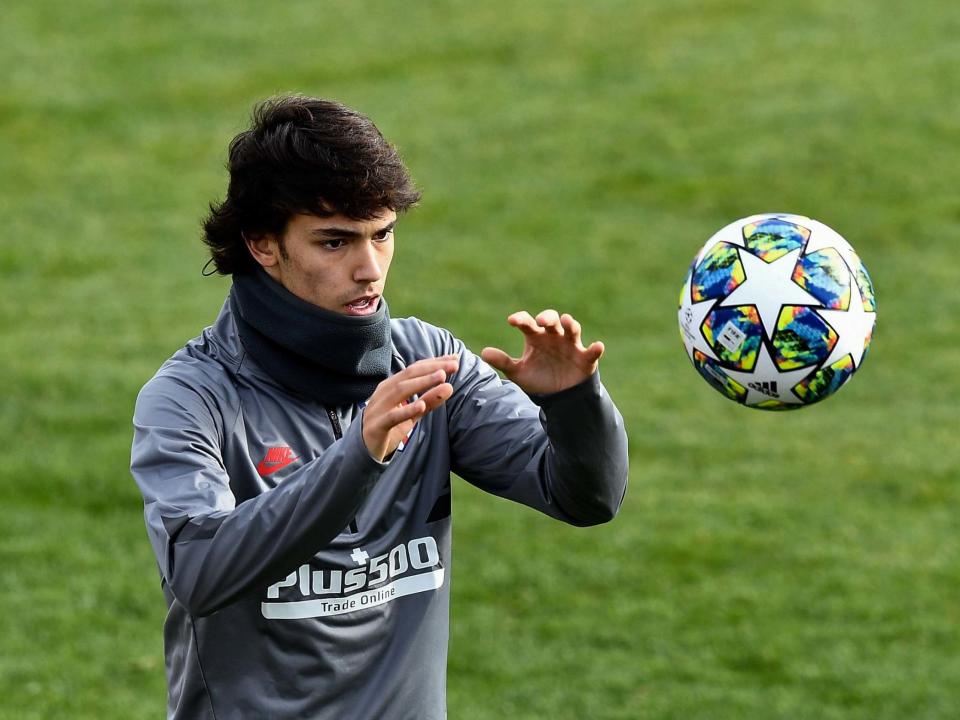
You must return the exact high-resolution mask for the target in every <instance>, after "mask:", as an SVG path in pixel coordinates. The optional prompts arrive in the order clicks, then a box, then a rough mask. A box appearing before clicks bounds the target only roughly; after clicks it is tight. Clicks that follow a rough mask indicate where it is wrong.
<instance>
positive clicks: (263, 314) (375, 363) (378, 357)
mask: <svg viewBox="0 0 960 720" xmlns="http://www.w3.org/2000/svg"><path fill="white" fill-rule="evenodd" d="M230 307H231V308H232V309H233V314H234V317H235V319H236V323H237V330H238V331H239V333H240V341H241V342H242V343H243V347H244V349H245V350H246V351H247V352H248V353H250V355H252V356H253V359H254V360H256V362H257V364H259V365H260V366H261V367H262V368H263V369H264V370H266V372H267V373H268V374H269V375H270V376H271V377H272V378H273V379H274V380H276V381H277V382H279V383H280V384H281V385H283V386H284V387H286V388H287V389H289V390H291V391H293V392H294V393H295V394H298V395H304V396H306V397H308V398H310V399H312V400H315V401H317V402H318V403H321V404H323V405H326V406H334V405H350V404H353V403H357V402H360V401H362V400H366V399H367V398H369V397H370V395H372V394H373V391H374V389H376V387H377V385H378V384H379V383H380V382H381V381H382V380H384V379H386V377H387V375H388V373H389V370H390V358H391V354H392V353H391V345H390V313H389V310H388V309H387V303H386V301H385V300H384V299H383V298H382V297H381V298H380V304H379V307H378V308H377V311H376V312H375V313H374V314H373V315H367V316H364V317H355V316H351V315H341V314H339V313H335V312H331V311H330V310H324V309H323V308H319V307H317V306H316V305H313V304H311V303H308V302H307V301H305V300H301V299H300V298H298V297H297V296H296V295H294V294H293V293H291V292H290V291H289V290H287V289H286V288H285V287H283V286H282V285H281V284H280V283H278V282H276V281H275V280H274V279H273V278H271V277H270V276H269V275H267V273H266V272H265V271H264V270H263V269H261V268H257V270H256V271H255V272H254V273H253V274H249V275H248V274H244V275H235V276H234V278H233V287H232V288H231V289H230Z"/></svg>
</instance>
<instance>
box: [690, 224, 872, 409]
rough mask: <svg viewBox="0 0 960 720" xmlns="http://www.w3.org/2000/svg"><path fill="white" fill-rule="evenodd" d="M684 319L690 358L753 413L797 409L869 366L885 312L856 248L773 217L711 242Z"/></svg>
mask: <svg viewBox="0 0 960 720" xmlns="http://www.w3.org/2000/svg"><path fill="white" fill-rule="evenodd" d="M678 317H679V321H680V336H681V338H682V340H683V344H684V347H685V348H686V350H687V356H688V357H689V358H690V361H691V362H692V363H693V366H694V367H695V368H696V369H697V371H698V372H699V373H700V375H702V376H703V378H704V379H705V380H706V381H707V382H708V383H710V385H711V386H712V387H714V388H715V389H716V390H718V391H719V392H720V393H722V394H723V395H724V396H725V397H728V398H730V399H731V400H734V401H735V402H738V403H741V404H743V405H746V406H748V407H755V408H761V409H764V410H791V409H794V408H801V407H805V406H807V405H812V404H813V403H816V402H819V401H820V400H823V399H824V398H826V397H829V396H830V395H832V394H833V393H835V392H836V391H837V390H839V389H840V388H841V387H842V386H843V385H844V384H846V382H847V381H848V380H849V379H850V377H851V376H852V375H853V374H854V373H855V372H856V371H857V370H859V369H860V365H861V364H862V363H863V359H864V357H866V354H867V349H868V348H869V346H870V340H871V338H872V335H873V326H874V322H875V321H876V317H877V310H876V300H875V298H874V293H873V283H872V282H871V281H870V276H869V275H868V274H867V269H866V268H865V267H864V266H863V263H862V262H861V261H860V258H859V257H858V256H857V254H856V252H854V250H853V248H852V247H851V246H850V243H848V242H847V241H846V240H844V239H843V237H841V236H840V235H839V234H838V233H837V232H836V231H834V230H832V229H831V228H829V227H827V226H826V225H824V224H823V223H821V222H818V221H816V220H811V219H810V218H808V217H804V216H802V215H789V214H780V213H767V214H763V215H752V216H751V217H747V218H743V219H742V220H737V221H736V222H733V223H730V224H729V225H727V226H726V227H724V228H723V229H722V230H720V231H719V232H718V233H716V234H715V235H714V236H713V237H711V238H710V239H709V240H707V242H706V244H704V246H703V248H702V249H701V250H700V252H698V253H697V255H696V257H695V258H694V259H693V263H692V264H691V265H690V269H689V271H688V272H687V277H686V279H685V280H684V283H683V289H682V290H681V292H680V309H679V313H678Z"/></svg>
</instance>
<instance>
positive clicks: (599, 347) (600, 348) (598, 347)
mask: <svg viewBox="0 0 960 720" xmlns="http://www.w3.org/2000/svg"><path fill="white" fill-rule="evenodd" d="M605 350H606V347H605V346H604V344H603V343H602V342H600V341H599V340H597V341H596V342H595V343H592V344H591V345H590V347H588V348H587V350H586V357H587V359H588V360H589V361H590V362H597V361H598V360H599V359H600V358H602V357H603V353H604V352H605Z"/></svg>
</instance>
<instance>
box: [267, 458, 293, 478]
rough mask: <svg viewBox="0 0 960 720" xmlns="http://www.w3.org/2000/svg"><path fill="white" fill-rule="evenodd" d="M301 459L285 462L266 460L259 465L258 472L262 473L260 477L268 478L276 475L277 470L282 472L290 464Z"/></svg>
mask: <svg viewBox="0 0 960 720" xmlns="http://www.w3.org/2000/svg"><path fill="white" fill-rule="evenodd" d="M299 459H300V458H295V457H292V458H284V459H283V460H278V461H277V462H267V461H266V460H261V461H260V462H259V463H257V472H258V473H260V477H266V476H267V475H270V474H271V473H275V472H276V471H277V470H282V469H283V468H285V467H286V466H287V465H289V464H290V463H294V462H296V461H297V460H299Z"/></svg>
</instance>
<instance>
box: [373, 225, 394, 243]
mask: <svg viewBox="0 0 960 720" xmlns="http://www.w3.org/2000/svg"><path fill="white" fill-rule="evenodd" d="M391 235H393V228H392V227H391V228H384V229H383V230H381V231H380V232H378V233H376V234H375V235H374V236H373V239H374V240H376V241H377V242H383V241H384V240H386V239H387V238H388V237H390V236H391Z"/></svg>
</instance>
